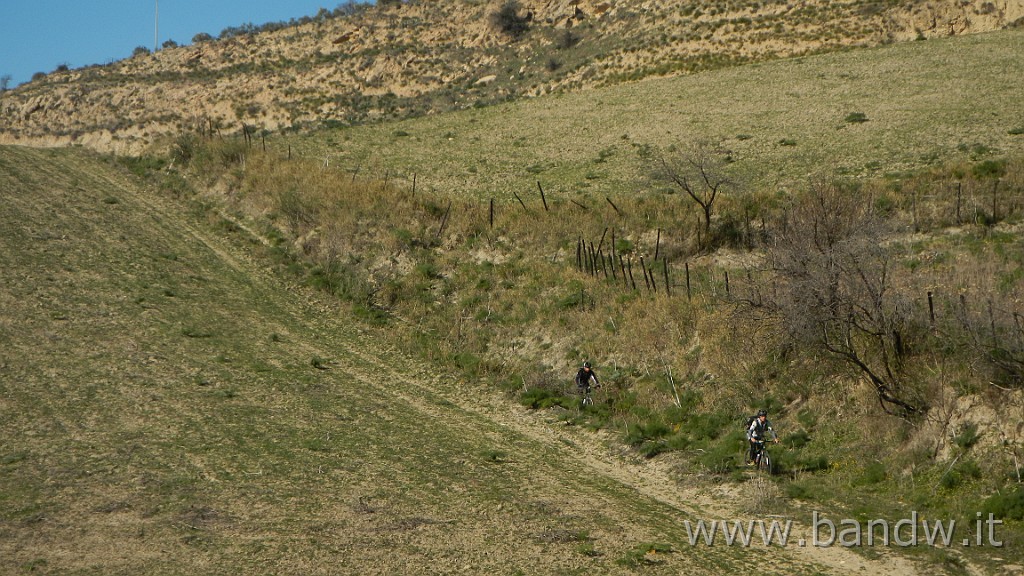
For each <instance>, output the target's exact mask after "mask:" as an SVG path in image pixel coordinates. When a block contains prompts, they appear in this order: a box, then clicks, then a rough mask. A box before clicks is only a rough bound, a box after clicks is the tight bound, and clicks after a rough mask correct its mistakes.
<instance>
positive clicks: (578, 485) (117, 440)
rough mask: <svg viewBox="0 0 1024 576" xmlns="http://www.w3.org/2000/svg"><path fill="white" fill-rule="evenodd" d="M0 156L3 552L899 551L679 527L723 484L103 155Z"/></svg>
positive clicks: (86, 560)
mask: <svg viewBox="0 0 1024 576" xmlns="http://www.w3.org/2000/svg"><path fill="white" fill-rule="evenodd" d="M0 168H2V170H0V196H2V197H3V199H4V202H3V203H2V207H0V227H2V228H3V229H4V230H5V231H6V233H5V234H4V235H3V236H2V237H0V257H2V258H3V261H4V262H5V269H4V274H3V275H2V277H0V306H2V307H3V309H4V314H3V315H2V316H0V336H2V338H3V342H4V346H3V348H2V349H0V485H2V486H3V489H2V490H0V503H2V504H3V505H2V506H0V536H2V537H0V556H2V558H3V561H2V562H3V564H2V565H3V571H4V572H6V573H15V572H21V571H24V572H33V573H53V574H68V573H103V574H113V573H125V574H127V573H134V574H141V573H145V574H179V573H181V572H183V571H189V572H198V573H204V574H229V573H231V574H237V573H243V572H244V573H250V574H278V573H282V572H285V571H295V570H298V571H300V572H302V573H303V574H396V573H404V574H410V573H434V574H459V573H467V574H481V573H490V572H502V573H504V572H506V571H510V570H511V571H520V572H522V573H529V574H556V573H565V572H566V571H587V572H598V573H602V574H616V573H635V571H637V570H640V571H642V573H644V574H680V573H687V574H721V573H723V572H731V571H738V570H741V569H743V568H744V567H745V566H748V565H749V564H750V563H751V561H752V559H753V558H755V557H756V561H757V563H758V565H759V567H760V569H762V570H764V571H768V572H773V573H791V574H793V573H802V574H809V573H822V574H824V573H837V574H838V573H845V572H846V570H847V569H850V568H852V569H856V570H858V573H862V574H887V573H892V572H893V571H896V572H904V573H906V572H909V571H912V570H914V568H913V567H914V564H912V563H909V561H908V560H906V559H902V558H900V557H899V556H896V555H892V554H889V553H884V554H882V555H881V556H875V557H873V558H870V559H865V558H861V557H859V556H857V555H855V554H853V553H852V552H850V551H848V550H846V549H844V548H841V547H833V548H813V547H802V546H801V547H797V546H795V545H792V546H791V547H788V548H783V547H779V546H774V547H771V548H763V547H760V546H755V547H754V548H744V547H739V546H736V547H729V546H725V545H718V546H714V547H711V546H705V545H697V546H692V545H690V544H689V538H688V536H687V533H686V532H685V530H684V527H683V525H682V522H683V521H684V520H687V519H698V518H707V519H709V520H710V519H713V518H732V517H734V515H735V514H738V513H739V512H738V511H737V510H736V509H735V508H734V506H736V505H738V504H739V503H740V500H739V499H738V498H737V495H736V494H733V493H731V492H729V491H716V490H714V489H708V488H699V489H698V488H697V487H691V488H689V489H687V488H685V487H683V486H678V487H677V486H675V485H674V483H673V482H672V481H671V480H669V479H668V477H667V476H666V475H665V471H664V470H661V469H657V468H652V467H651V466H650V465H643V466H641V465H636V464H634V463H632V462H631V461H629V460H627V459H623V458H622V457H620V456H616V455H614V453H613V452H612V451H610V450H609V449H607V448H605V447H604V446H602V442H601V437H600V436H597V435H594V434H592V433H586V432H581V431H579V430H576V429H570V428H566V427H564V426H562V427H553V426H551V424H550V423H548V422H545V421H544V420H542V419H540V418H538V417H536V416H535V415H532V414H527V413H524V412H523V411H522V410H521V409H516V408H514V407H511V406H510V405H509V404H508V403H507V402H506V401H505V400H504V399H503V398H502V397H501V396H496V395H494V393H493V391H488V390H486V389H483V388H480V387H477V386H475V385H472V384H469V383H466V382H464V381H460V380H458V379H453V378H451V377H450V376H447V375H444V374H442V373H439V372H435V371H434V370H433V369H432V368H431V367H429V366H424V365H423V364H422V363H420V362H419V361H416V360H414V359H412V358H410V357H408V356H406V355H404V354H402V353H400V352H398V351H396V350H395V349H394V348H393V347H392V346H391V345H390V344H388V343H386V342H385V341H382V340H380V339H379V338H378V337H377V336H374V334H373V332H372V331H367V330H364V329H363V328H361V327H360V326H359V325H358V324H354V323H353V322H352V321H351V319H350V318H349V317H348V315H347V313H346V312H345V311H344V310H342V309H339V308H338V307H337V304H336V303H335V302H334V301H332V300H330V299H324V298H322V297H321V295H320V294H318V293H317V292H315V291H311V290H309V289H306V288H303V287H301V286H298V285H295V284H292V283H289V282H286V281H284V280H283V279H282V278H281V277H279V276H276V275H274V274H270V273H268V271H267V270H268V268H267V267H266V265H265V264H266V262H265V261H264V260H262V259H261V257H260V256H258V252H259V250H257V249H256V247H255V246H254V245H253V244H248V243H247V241H246V235H245V233H242V232H241V230H240V229H238V228H237V227H235V226H234V225H233V224H232V223H231V222H229V221H225V220H218V219H215V218H214V219H207V218H197V217H196V216H197V215H199V216H201V215H202V212H196V211H194V210H189V209H187V208H188V207H187V206H186V205H184V204H179V203H178V201H176V200H173V199H169V198H168V197H166V196H163V195H160V194H155V193H154V192H153V191H152V190H150V189H146V187H145V186H143V185H142V184H141V182H139V181H138V180H136V179H135V178H134V177H132V176H130V175H129V174H127V173H126V172H125V171H124V169H123V168H122V167H121V166H118V165H115V164H112V163H110V161H109V160H108V159H104V158H99V157H96V156H93V155H91V154H88V153H84V152H82V151H75V150H55V151H39V150H28V149H21V148H10V147H0ZM193 208H194V207H193ZM189 214H191V215H189ZM796 521H797V522H800V523H801V524H803V523H805V522H807V521H808V518H804V517H803V515H801V516H800V517H798V518H796ZM804 528H805V526H803V527H801V528H794V532H793V536H794V540H795V538H796V536H798V535H799V536H800V537H806V536H807V533H806V532H805V531H804Z"/></svg>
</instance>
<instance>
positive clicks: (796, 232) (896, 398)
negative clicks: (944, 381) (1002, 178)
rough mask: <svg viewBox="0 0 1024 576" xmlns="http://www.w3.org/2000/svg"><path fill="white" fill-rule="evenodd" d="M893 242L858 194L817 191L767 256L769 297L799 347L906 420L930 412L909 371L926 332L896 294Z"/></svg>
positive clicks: (798, 206)
mask: <svg viewBox="0 0 1024 576" xmlns="http://www.w3.org/2000/svg"><path fill="white" fill-rule="evenodd" d="M887 235H888V231H887V229H886V224H885V222H884V221H882V220H881V219H880V218H878V217H877V216H876V214H875V213H874V211H873V210H872V208H871V206H870V204H869V203H867V202H865V201H864V200H863V199H862V198H859V197H858V194H857V190H854V189H850V188H848V187H844V186H842V185H840V184H838V183H836V182H834V181H817V182H814V183H812V185H811V186H810V190H809V191H808V193H807V194H805V195H803V196H802V197H800V198H798V199H797V200H796V201H795V202H794V203H793V205H792V206H791V207H790V208H789V209H788V210H787V211H786V212H785V214H784V215H783V217H782V221H781V222H780V224H779V230H778V233H777V235H776V236H775V238H774V239H773V240H774V241H773V243H772V245H771V246H770V249H769V262H770V267H771V270H772V272H773V273H774V275H775V280H776V286H777V290H776V291H775V292H774V294H772V295H771V296H770V297H769V301H770V306H772V307H773V308H774V310H775V312H777V314H778V316H779V318H780V319H781V320H782V323H783V325H784V327H785V329H786V332H787V334H788V336H789V337H790V338H791V341H792V342H793V344H795V345H797V346H810V347H813V348H815V349H819V350H822V351H825V352H828V353H829V354H830V355H831V356H832V357H834V358H837V359H839V360H841V361H842V362H844V363H846V364H847V365H849V366H852V367H854V368H856V369H857V370H858V371H859V372H860V374H861V375H863V376H865V377H866V378H867V379H868V380H869V381H870V382H871V384H872V385H873V386H874V389H875V392H876V393H877V396H878V400H879V403H880V404H881V406H882V408H883V409H884V410H885V411H886V412H889V413H894V414H898V415H901V416H910V415H913V414H917V413H919V412H921V411H922V410H923V409H924V406H923V400H922V399H921V397H920V395H919V394H918V393H917V392H916V391H915V390H914V388H913V386H912V385H911V381H910V379H909V378H908V377H907V374H906V373H905V370H904V369H903V368H904V366H905V360H906V358H907V356H908V354H909V353H910V351H911V350H912V348H913V346H914V344H915V343H916V341H917V340H918V336H919V334H920V327H918V326H916V323H915V322H914V321H913V320H912V318H911V316H910V315H909V314H908V311H909V309H910V306H909V302H907V299H906V298H905V296H904V295H903V294H901V293H900V292H899V291H898V290H896V289H895V286H894V284H893V273H892V270H891V258H890V255H889V254H888V252H887V250H886V249H885V247H884V245H883V244H882V243H881V242H880V240H881V239H884V238H885V237H886V236H887Z"/></svg>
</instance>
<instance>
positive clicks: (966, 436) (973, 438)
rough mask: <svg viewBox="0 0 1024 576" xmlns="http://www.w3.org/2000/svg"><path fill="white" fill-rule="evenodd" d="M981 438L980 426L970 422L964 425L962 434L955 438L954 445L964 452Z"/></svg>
mask: <svg viewBox="0 0 1024 576" xmlns="http://www.w3.org/2000/svg"><path fill="white" fill-rule="evenodd" d="M980 438H981V434H979V433H978V425H977V424H975V423H974V422H968V423H967V424H964V427H963V428H962V429H961V430H960V432H959V433H958V434H957V435H956V436H954V437H953V443H954V444H956V445H957V446H959V447H960V448H961V449H963V450H967V449H969V448H970V447H971V446H974V445H975V444H977V443H978V440H979V439H980Z"/></svg>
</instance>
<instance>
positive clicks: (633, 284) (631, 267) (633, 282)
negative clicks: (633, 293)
mask: <svg viewBox="0 0 1024 576" xmlns="http://www.w3.org/2000/svg"><path fill="white" fill-rule="evenodd" d="M626 264H628V265H629V283H630V284H631V285H632V286H633V290H636V280H635V279H634V278H633V259H632V258H630V259H629V260H627V261H626Z"/></svg>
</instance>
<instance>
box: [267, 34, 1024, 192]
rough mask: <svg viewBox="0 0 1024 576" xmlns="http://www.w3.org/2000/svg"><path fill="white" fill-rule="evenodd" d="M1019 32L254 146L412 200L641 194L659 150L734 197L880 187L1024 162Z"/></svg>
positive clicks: (1023, 42)
mask: <svg viewBox="0 0 1024 576" xmlns="http://www.w3.org/2000/svg"><path fill="white" fill-rule="evenodd" d="M1021 53H1024V31H1021V30H1008V31H1001V32H995V33H989V34H979V35H974V36H965V37H959V38H949V39H941V40H929V41H921V42H912V43H904V44H897V45H892V46H886V47H883V48H873V49H861V50H851V51H847V52H838V53H831V54H822V55H816V56H809V57H802V58H795V59H790V60H781V61H775V62H770V63H764V64H755V65H748V66H740V67H735V68H728V69H723V70H716V71H712V72H705V73H700V74H694V75H688V76H679V77H674V78H664V79H651V80H645V81H641V82H634V83H626V84H621V85H616V86H610V87H605V88H600V89H596V90H589V91H586V92H582V93H577V94H568V95H556V96H553V97H544V98H535V99H532V100H524V101H519V102H515V103H509V104H504V105H499V106H493V107H487V108H479V109H469V110H465V111H462V112H458V113H453V114H445V115H440V116H429V117H423V118H417V119H412V120H408V121H404V122H389V123H382V124H373V125H367V126H359V127H353V128H347V129H339V130H330V131H324V132H321V133H315V134H312V135H309V136H306V135H303V136H299V137H295V136H288V137H283V138H282V137H276V136H272V137H271V138H270V139H268V146H272V147H273V148H274V149H275V150H278V151H283V150H284V149H285V147H286V146H288V145H290V146H292V148H293V149H294V151H295V153H297V154H301V155H304V156H308V157H310V158H317V159H320V160H327V161H328V162H329V164H330V165H331V166H336V167H339V168H342V169H345V170H353V171H354V170H359V171H360V173H361V174H373V175H374V176H375V177H378V178H383V177H384V175H385V174H386V173H390V175H391V176H392V178H395V180H394V181H396V182H397V181H401V182H403V183H404V185H405V186H407V187H411V185H412V179H413V176H414V175H415V176H416V177H417V186H418V187H420V189H425V188H432V189H435V190H438V191H441V192H443V193H445V194H465V195H472V196H475V197H498V198H501V199H505V200H509V201H513V202H514V199H513V198H512V196H511V193H512V192H513V191H516V192H517V193H518V194H520V196H523V195H534V194H535V191H536V181H541V182H542V183H543V184H544V185H545V186H546V187H547V190H548V192H549V193H550V194H551V195H552V197H559V196H560V197H570V198H575V197H578V196H581V195H582V196H587V195H593V196H595V197H597V198H598V199H601V197H602V196H605V195H611V196H613V197H616V196H621V195H624V194H633V193H636V192H642V191H646V190H649V189H650V188H651V186H652V185H651V184H650V183H649V182H647V181H645V178H644V177H643V176H644V175H645V173H646V172H647V168H648V166H649V164H650V161H649V157H650V154H651V153H652V152H653V151H654V150H656V149H657V148H662V149H664V148H668V147H670V146H673V145H676V146H678V145H686V144H689V143H692V142H696V141H708V142H711V143H713V144H715V145H718V146H721V147H722V148H724V149H727V150H729V151H731V156H732V158H733V160H734V161H735V165H734V169H735V171H736V172H738V173H741V174H743V175H745V180H746V181H747V184H748V188H751V189H754V188H762V189H763V188H769V189H771V188H777V189H791V188H793V187H796V186H799V185H802V184H804V183H805V182H806V180H807V177H808V175H809V174H817V173H839V174H845V175H851V176H857V177H861V176H881V175H885V174H890V173H900V172H904V171H909V170H912V169H920V168H922V167H929V166H934V165H937V164H941V163H942V162H944V161H951V160H954V159H960V158H962V159H971V160H976V159H978V158H985V157H990V156H998V155H1001V154H1019V153H1020V152H1022V151H1024V135H1022V132H1024V130H1022V129H1024V99H1021V98H1020V97H1019V95H1020V91H1019V86H1017V84H1018V79H1019V78H1021V77H1024V60H1022V59H1021V58H1020V57H1019V55H1020V54H1021Z"/></svg>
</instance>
